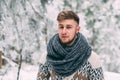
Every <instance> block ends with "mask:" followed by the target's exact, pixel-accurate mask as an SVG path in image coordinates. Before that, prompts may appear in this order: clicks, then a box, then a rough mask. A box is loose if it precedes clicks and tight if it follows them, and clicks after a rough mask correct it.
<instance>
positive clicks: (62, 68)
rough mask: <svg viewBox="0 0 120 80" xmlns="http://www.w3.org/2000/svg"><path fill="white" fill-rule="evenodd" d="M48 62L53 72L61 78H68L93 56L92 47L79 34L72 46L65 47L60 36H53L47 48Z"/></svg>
mask: <svg viewBox="0 0 120 80" xmlns="http://www.w3.org/2000/svg"><path fill="white" fill-rule="evenodd" d="M47 52H48V54H47V62H48V63H49V64H50V65H51V66H52V69H53V71H54V72H55V73H56V74H57V75H60V76H63V77H66V76H69V75H71V74H73V73H74V72H76V71H77V70H78V69H79V68H80V67H81V66H82V65H83V63H84V62H86V61H87V59H88V58H89V56H90V54H91V47H90V46H89V44H88V43H87V41H86V39H85V37H84V36H83V35H82V34H81V33H78V34H77V38H76V40H75V42H74V44H73V45H72V46H65V45H63V44H62V43H61V42H60V39H59V36H58V34H56V35H55V36H53V37H52V38H51V39H50V41H49V43H48V46H47Z"/></svg>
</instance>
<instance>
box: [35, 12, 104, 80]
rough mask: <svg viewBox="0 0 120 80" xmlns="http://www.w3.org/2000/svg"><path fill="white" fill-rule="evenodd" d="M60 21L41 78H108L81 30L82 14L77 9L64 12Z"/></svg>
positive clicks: (42, 79) (79, 79)
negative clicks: (80, 18)
mask: <svg viewBox="0 0 120 80" xmlns="http://www.w3.org/2000/svg"><path fill="white" fill-rule="evenodd" d="M57 21H58V33H57V34H55V35H54V36H53V37H52V38H51V39H50V41H49V43H48V46H47V56H46V62H45V64H40V67H39V72H38V76H37V80H49V79H50V78H51V80H104V77H103V71H102V68H101V65H100V59H99V56H98V55H97V54H96V53H95V52H93V51H92V49H91V47H90V46H89V44H88V43H87V41H86V39H85V37H84V36H83V35H82V34H81V33H80V32H79V30H80V26H79V17H78V16H77V15H76V14H75V13H74V12H73V11H62V12H60V13H59V14H58V17H57Z"/></svg>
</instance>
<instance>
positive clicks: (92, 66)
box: [37, 52, 104, 80]
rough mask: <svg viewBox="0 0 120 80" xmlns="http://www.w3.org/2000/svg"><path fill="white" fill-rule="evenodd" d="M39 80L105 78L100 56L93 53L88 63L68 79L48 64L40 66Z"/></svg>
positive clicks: (101, 79) (100, 79)
mask: <svg viewBox="0 0 120 80" xmlns="http://www.w3.org/2000/svg"><path fill="white" fill-rule="evenodd" d="M73 67H74V66H73ZM37 80H104V76H103V70H102V67H101V65H100V59H99V56H98V55H97V54H96V53H94V52H92V54H91V56H90V58H89V59H88V61H87V62H85V63H84V64H83V65H82V66H81V67H80V69H79V70H77V71H76V72H75V73H73V74H72V75H70V76H68V77H63V76H60V75H56V74H55V72H54V71H53V70H52V68H51V65H50V64H49V63H47V62H46V63H45V64H40V66H39V71H38V74H37Z"/></svg>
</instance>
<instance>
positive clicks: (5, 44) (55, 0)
mask: <svg viewBox="0 0 120 80" xmlns="http://www.w3.org/2000/svg"><path fill="white" fill-rule="evenodd" d="M66 9H69V10H73V11H74V12H76V13H77V14H78V15H79V16H80V26H81V33H83V34H84V35H85V36H86V38H87V39H88V42H89V43H90V45H91V46H92V48H93V50H94V51H95V52H97V53H98V54H99V55H100V58H101V62H102V65H103V69H104V71H105V72H107V73H105V78H106V79H107V80H110V78H109V79H108V78H107V76H108V74H109V76H108V77H110V72H114V74H116V75H119V78H117V79H114V80H120V0H0V51H2V53H3V54H2V58H3V65H2V68H1V69H0V76H1V77H0V79H1V80H36V76H37V75H36V74H37V71H38V67H39V63H40V62H43V61H44V60H43V59H45V58H44V57H43V56H42V55H45V54H46V44H47V42H48V41H49V39H50V38H51V37H52V36H53V35H54V33H56V32H57V21H56V17H57V14H58V13H59V12H60V11H62V10H66ZM29 73H31V74H29ZM28 74H29V75H28ZM112 75H113V74H112ZM114 77H115V76H114ZM111 80H113V79H111Z"/></svg>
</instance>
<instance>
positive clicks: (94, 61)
mask: <svg viewBox="0 0 120 80" xmlns="http://www.w3.org/2000/svg"><path fill="white" fill-rule="evenodd" d="M88 61H89V63H90V64H91V66H92V67H93V68H99V67H101V61H100V56H99V55H98V54H97V53H95V52H94V51H92V53H91V55H90V57H89V59H88Z"/></svg>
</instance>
